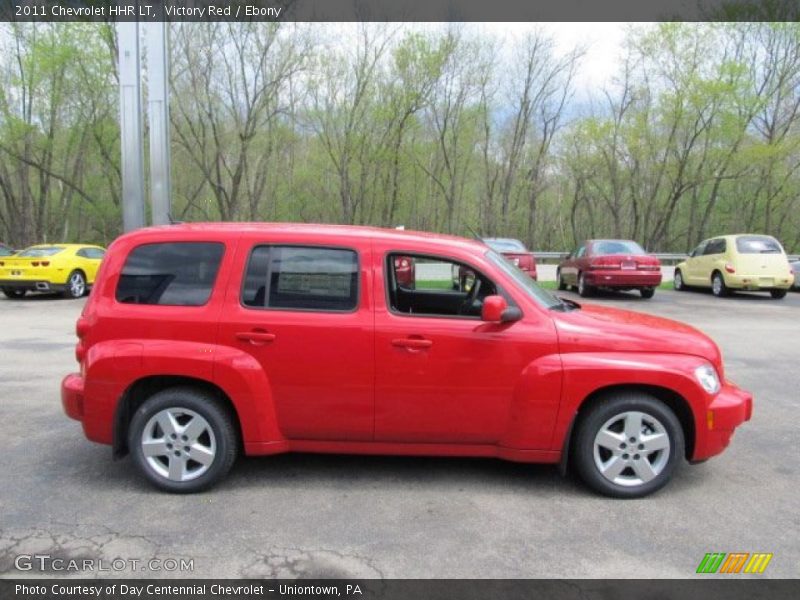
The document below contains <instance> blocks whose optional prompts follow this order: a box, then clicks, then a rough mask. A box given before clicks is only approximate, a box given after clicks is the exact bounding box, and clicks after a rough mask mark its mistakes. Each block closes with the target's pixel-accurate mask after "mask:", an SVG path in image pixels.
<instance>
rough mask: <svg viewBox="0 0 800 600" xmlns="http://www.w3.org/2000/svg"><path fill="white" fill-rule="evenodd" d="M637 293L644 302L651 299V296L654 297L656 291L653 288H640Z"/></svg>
mask: <svg viewBox="0 0 800 600" xmlns="http://www.w3.org/2000/svg"><path fill="white" fill-rule="evenodd" d="M639 293H640V294H641V295H642V298H644V299H646V300H649V299H650V298H652V297H653V296H655V295H656V289H655V288H642V289H640V290H639Z"/></svg>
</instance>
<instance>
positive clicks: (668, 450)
mask: <svg viewBox="0 0 800 600" xmlns="http://www.w3.org/2000/svg"><path fill="white" fill-rule="evenodd" d="M683 452H684V438H683V429H682V428H681V425H680V422H679V421H678V419H677V417H676V416H675V414H674V413H673V412H672V411H671V410H670V409H669V408H668V407H667V406H665V405H664V404H663V403H662V402H660V401H659V400H657V399H656V398H653V397H652V396H649V395H647V394H644V393H638V392H622V393H619V394H616V395H614V396H609V397H608V398H606V399H604V400H602V401H600V402H599V403H598V404H596V405H595V406H593V407H592V408H591V409H590V412H589V413H588V414H587V415H586V416H585V417H584V418H583V419H582V420H581V421H580V423H579V424H578V428H577V430H576V433H575V445H574V453H573V458H574V461H575V467H576V470H577V472H578V474H579V475H580V477H581V479H582V480H583V481H584V482H585V483H586V484H587V485H589V487H591V488H593V489H594V490H596V491H598V492H600V493H601V494H605V495H607V496H613V497H615V498H641V497H642V496H646V495H648V494H651V493H653V492H655V491H656V490H659V489H661V488H662V487H664V486H665V485H666V484H667V482H668V481H669V480H670V478H671V477H672V474H673V472H674V471H675V468H676V466H677V465H678V463H679V461H680V460H681V457H682V456H683Z"/></svg>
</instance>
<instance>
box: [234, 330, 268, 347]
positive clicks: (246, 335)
mask: <svg viewBox="0 0 800 600" xmlns="http://www.w3.org/2000/svg"><path fill="white" fill-rule="evenodd" d="M236 339H237V340H242V341H243V342H250V343H251V344H253V346H263V345H264V344H269V343H270V342H272V341H273V340H274V339H275V334H274V333H267V332H266V331H240V332H238V333H237V334H236Z"/></svg>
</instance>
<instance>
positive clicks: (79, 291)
mask: <svg viewBox="0 0 800 600" xmlns="http://www.w3.org/2000/svg"><path fill="white" fill-rule="evenodd" d="M73 280H74V281H73ZM78 282H79V283H80V286H78V285H77V284H78ZM73 283H75V285H73ZM88 289H89V288H88V286H87V284H86V275H85V274H84V272H83V271H80V270H78V269H75V270H74V271H72V272H71V273H70V274H69V277H67V283H66V287H65V288H64V297H65V298H72V299H73V300H75V299H77V298H81V297H83V296H84V295H85V294H86V291H87V290H88Z"/></svg>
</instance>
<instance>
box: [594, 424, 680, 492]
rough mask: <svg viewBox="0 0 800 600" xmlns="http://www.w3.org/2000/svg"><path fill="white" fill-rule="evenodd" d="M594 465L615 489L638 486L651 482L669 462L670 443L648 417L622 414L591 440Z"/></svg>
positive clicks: (664, 432)
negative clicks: (615, 486)
mask: <svg viewBox="0 0 800 600" xmlns="http://www.w3.org/2000/svg"><path fill="white" fill-rule="evenodd" d="M593 451H594V464H595V466H596V467H597V470H598V471H599V472H600V474H601V475H602V476H603V477H604V478H605V479H607V480H608V481H610V482H611V483H615V484H617V485H621V486H626V487H636V486H641V485H644V484H646V483H648V482H649V481H652V480H653V479H655V478H656V477H658V475H659V474H660V473H661V472H662V471H663V470H664V468H665V467H666V466H667V463H668V462H669V454H670V439H669V435H668V433H667V430H666V428H665V427H664V425H663V424H662V423H661V422H660V421H659V420H658V419H656V418H655V417H653V416H652V415H649V414H647V413H644V412H639V411H626V412H623V413H620V414H618V415H615V416H614V417H612V418H610V419H609V420H608V421H606V422H605V423H604V424H603V426H602V427H600V429H599V431H598V432H597V435H596V436H595V439H594V449H593Z"/></svg>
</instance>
